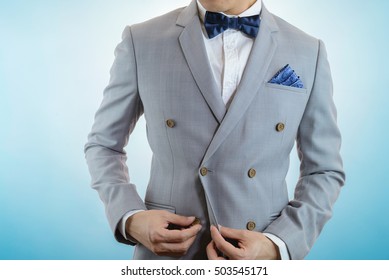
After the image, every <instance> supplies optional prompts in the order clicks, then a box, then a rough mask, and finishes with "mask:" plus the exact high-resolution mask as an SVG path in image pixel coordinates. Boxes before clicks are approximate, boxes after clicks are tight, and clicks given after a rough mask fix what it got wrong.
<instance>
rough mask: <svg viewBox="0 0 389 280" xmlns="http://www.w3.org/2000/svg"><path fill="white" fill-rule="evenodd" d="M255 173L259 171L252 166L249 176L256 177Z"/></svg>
mask: <svg viewBox="0 0 389 280" xmlns="http://www.w3.org/2000/svg"><path fill="white" fill-rule="evenodd" d="M255 175H257V171H256V170H255V169H254V168H250V170H249V177H250V178H254V177H255Z"/></svg>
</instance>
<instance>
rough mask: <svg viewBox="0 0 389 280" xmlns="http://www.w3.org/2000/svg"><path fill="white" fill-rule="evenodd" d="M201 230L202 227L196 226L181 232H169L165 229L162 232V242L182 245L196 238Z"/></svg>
mask: <svg viewBox="0 0 389 280" xmlns="http://www.w3.org/2000/svg"><path fill="white" fill-rule="evenodd" d="M200 230H201V225H195V226H193V227H190V228H186V229H181V230H168V229H163V230H162V231H161V242H164V243H182V242H185V241H186V240H189V239H191V238H193V237H195V236H196V235H197V234H198V233H199V231H200Z"/></svg>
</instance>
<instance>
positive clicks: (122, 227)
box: [118, 210, 144, 243]
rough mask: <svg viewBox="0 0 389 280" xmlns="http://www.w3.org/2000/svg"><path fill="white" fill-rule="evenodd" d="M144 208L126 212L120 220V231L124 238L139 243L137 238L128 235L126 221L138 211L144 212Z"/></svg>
mask: <svg viewBox="0 0 389 280" xmlns="http://www.w3.org/2000/svg"><path fill="white" fill-rule="evenodd" d="M142 211H144V210H133V211H129V212H127V213H126V214H124V215H123V218H122V219H121V220H120V223H119V226H118V230H119V232H120V234H121V235H123V237H124V239H126V240H128V241H130V242H132V243H138V242H137V241H136V240H135V239H133V238H132V237H131V236H129V235H127V232H126V221H127V220H128V218H129V217H131V216H132V215H134V214H136V213H139V212H142Z"/></svg>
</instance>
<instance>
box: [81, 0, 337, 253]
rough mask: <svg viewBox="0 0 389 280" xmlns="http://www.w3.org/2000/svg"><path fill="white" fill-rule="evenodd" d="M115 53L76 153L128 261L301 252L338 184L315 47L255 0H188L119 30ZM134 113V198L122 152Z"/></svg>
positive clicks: (320, 48) (323, 71) (328, 94)
mask: <svg viewBox="0 0 389 280" xmlns="http://www.w3.org/2000/svg"><path fill="white" fill-rule="evenodd" d="M115 55H116V58H115V62H114V64H113V66H112V69H111V79H110V82H109V85H108V87H107V88H106V89H105V92H104V99H103V102H102V104H101V107H100V109H99V110H98V112H97V114H96V118H95V123H94V126H93V128H92V132H91V133H90V135H89V139H88V143H87V145H86V147H85V151H86V158H87V162H88V165H89V169H90V173H91V175H92V187H93V188H95V189H96V190H97V191H98V192H99V195H100V197H101V199H102V201H103V202H104V204H105V207H106V213H107V217H108V220H109V223H110V226H111V228H112V230H113V232H114V234H115V236H116V238H117V240H118V241H120V242H123V243H127V244H133V245H135V244H136V249H135V253H134V258H135V259H206V258H208V259H280V258H282V259H289V258H291V259H302V258H304V256H305V255H306V254H307V253H308V252H309V250H310V248H311V247H312V245H313V243H314V241H315V240H316V238H317V236H318V235H319V233H320V231H321V229H322V228H323V226H324V224H325V223H326V221H327V220H328V219H329V218H330V216H331V213H332V206H333V204H334V202H335V200H336V198H337V197H338V194H339V191H340V187H341V186H342V185H343V183H344V172H343V169H342V161H341V158H340V155H339V149H340V133H339V130H338V128H337V125H336V109H335V106H334V103H333V100H332V82H331V75H330V69H329V65H328V62H327V58H326V51H325V48H324V45H323V43H322V42H321V41H319V40H317V39H315V38H312V37H310V36H308V35H306V34H305V33H303V32H302V31H300V30H298V29H296V28H295V27H293V26H291V25H290V24H288V23H286V22H285V21H283V20H281V19H280V18H278V17H276V16H274V15H272V14H271V13H269V12H268V11H267V9H266V8H265V6H264V5H263V4H262V2H261V1H255V0H224V1H223V0H198V1H196V0H193V1H192V2H191V3H190V5H189V6H188V7H186V8H182V9H178V10H175V11H172V12H170V13H168V14H166V15H163V16H161V17H158V18H155V19H152V20H150V21H147V22H144V23H141V24H137V25H134V26H131V27H127V28H126V29H125V30H124V32H123V40H122V42H121V43H120V44H119V45H118V46H117V48H116V51H115ZM298 76H299V77H298ZM142 114H144V116H145V119H146V123H147V136H148V141H149V145H150V147H151V150H152V152H153V158H152V163H151V174H150V181H149V185H148V187H147V192H146V197H145V200H144V201H143V200H142V199H141V198H140V197H139V195H138V194H137V192H136V188H135V185H133V184H132V183H130V180H129V176H128V171H127V167H126V163H125V162H126V155H125V151H124V147H125V146H126V144H127V141H128V137H129V134H131V132H132V131H133V129H134V126H135V123H136V121H137V120H138V118H139V117H140V116H141V115H142ZM295 140H296V141H297V147H298V152H299V157H300V160H301V174H300V179H299V181H298V183H297V186H296V190H295V195H294V199H293V200H291V201H288V193H287V187H286V183H285V176H286V174H287V171H288V167H289V154H290V152H291V150H292V147H293V145H294V141H295ZM130 160H132V161H135V160H136V159H130Z"/></svg>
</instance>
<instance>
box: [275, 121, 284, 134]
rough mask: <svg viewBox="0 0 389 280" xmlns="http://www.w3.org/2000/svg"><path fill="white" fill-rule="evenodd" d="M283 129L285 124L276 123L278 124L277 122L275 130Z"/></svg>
mask: <svg viewBox="0 0 389 280" xmlns="http://www.w3.org/2000/svg"><path fill="white" fill-rule="evenodd" d="M284 129H285V124H283V123H278V124H277V126H276V130H277V131H278V132H281V131H283V130H284Z"/></svg>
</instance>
